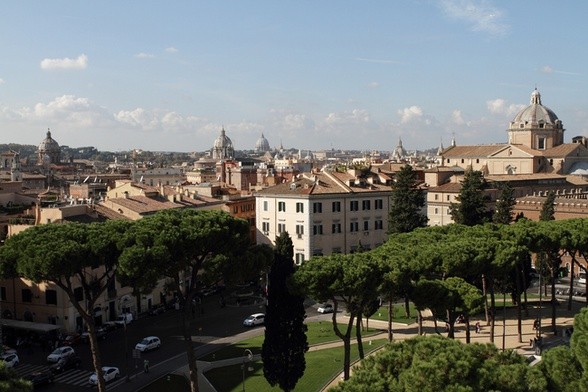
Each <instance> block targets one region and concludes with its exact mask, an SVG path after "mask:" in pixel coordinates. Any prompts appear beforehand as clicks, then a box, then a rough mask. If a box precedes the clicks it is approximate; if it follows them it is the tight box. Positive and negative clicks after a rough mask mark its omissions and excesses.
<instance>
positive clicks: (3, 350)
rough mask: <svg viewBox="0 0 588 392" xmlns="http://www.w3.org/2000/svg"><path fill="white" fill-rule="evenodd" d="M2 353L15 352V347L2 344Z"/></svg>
mask: <svg viewBox="0 0 588 392" xmlns="http://www.w3.org/2000/svg"><path fill="white" fill-rule="evenodd" d="M2 354H16V349H14V348H12V347H9V346H6V345H3V346H2Z"/></svg>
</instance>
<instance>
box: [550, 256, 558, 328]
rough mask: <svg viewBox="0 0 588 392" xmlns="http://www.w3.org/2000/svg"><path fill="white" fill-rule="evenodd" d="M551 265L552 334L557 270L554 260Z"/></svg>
mask: <svg viewBox="0 0 588 392" xmlns="http://www.w3.org/2000/svg"><path fill="white" fill-rule="evenodd" d="M551 263H552V265H551V332H553V333H554V334H556V333H557V325H556V319H557V311H556V307H555V301H556V298H555V279H556V278H557V268H556V264H555V260H553V261H552V262H551Z"/></svg>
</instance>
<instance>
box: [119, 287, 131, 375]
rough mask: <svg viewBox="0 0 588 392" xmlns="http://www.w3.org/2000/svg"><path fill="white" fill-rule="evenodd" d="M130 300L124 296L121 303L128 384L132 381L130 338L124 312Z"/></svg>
mask: <svg viewBox="0 0 588 392" xmlns="http://www.w3.org/2000/svg"><path fill="white" fill-rule="evenodd" d="M128 299H129V298H128V297H127V296H123V297H122V298H121V299H120V302H119V305H120V308H121V311H122V313H123V315H124V317H123V325H124V333H125V373H126V377H125V379H126V381H127V382H129V381H131V376H130V374H129V342H128V337H127V316H126V314H124V313H125V312H124V310H125V308H126V304H127V301H128Z"/></svg>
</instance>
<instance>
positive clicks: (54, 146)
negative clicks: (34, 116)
mask: <svg viewBox="0 0 588 392" xmlns="http://www.w3.org/2000/svg"><path fill="white" fill-rule="evenodd" d="M59 150H60V149H59V144H58V143H57V142H56V141H55V140H53V139H52V138H51V131H47V137H46V138H45V139H44V140H43V141H42V142H41V144H39V151H44V152H54V151H59Z"/></svg>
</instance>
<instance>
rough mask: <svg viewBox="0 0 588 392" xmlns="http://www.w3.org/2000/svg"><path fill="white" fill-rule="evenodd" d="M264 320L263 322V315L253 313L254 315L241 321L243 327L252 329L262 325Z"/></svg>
mask: <svg viewBox="0 0 588 392" xmlns="http://www.w3.org/2000/svg"><path fill="white" fill-rule="evenodd" d="M264 320H265V314H263V313H255V314H252V315H251V316H249V317H247V318H246V319H245V320H243V326H245V327H253V326H254V325H260V324H263V322H264Z"/></svg>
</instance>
